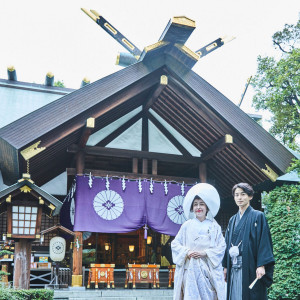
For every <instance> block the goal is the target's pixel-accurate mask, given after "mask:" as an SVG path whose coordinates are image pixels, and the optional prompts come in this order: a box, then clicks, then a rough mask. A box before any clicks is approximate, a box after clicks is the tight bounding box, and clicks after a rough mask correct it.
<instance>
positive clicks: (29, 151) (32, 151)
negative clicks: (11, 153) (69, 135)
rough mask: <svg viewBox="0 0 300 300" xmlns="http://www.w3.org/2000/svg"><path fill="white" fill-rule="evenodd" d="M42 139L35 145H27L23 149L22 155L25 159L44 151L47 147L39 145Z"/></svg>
mask: <svg viewBox="0 0 300 300" xmlns="http://www.w3.org/2000/svg"><path fill="white" fill-rule="evenodd" d="M40 143H41V141H38V142H36V143H34V144H33V145H31V146H29V147H27V148H26V149H24V150H22V151H21V155H22V156H23V157H24V159H25V160H29V159H30V158H32V157H34V156H36V155H37V154H39V153H40V152H42V151H44V150H45V149H46V147H40V148H39V147H38V146H39V144H40Z"/></svg>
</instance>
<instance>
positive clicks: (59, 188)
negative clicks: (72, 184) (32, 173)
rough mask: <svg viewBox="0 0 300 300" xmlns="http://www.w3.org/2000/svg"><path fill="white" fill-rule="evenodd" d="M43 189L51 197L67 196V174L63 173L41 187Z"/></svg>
mask: <svg viewBox="0 0 300 300" xmlns="http://www.w3.org/2000/svg"><path fill="white" fill-rule="evenodd" d="M41 189H42V190H44V191H45V192H47V193H48V194H51V195H63V196H65V195H67V172H63V173H61V174H60V175H58V176H57V177H55V178H53V179H52V180H50V181H48V182H47V183H45V184H44V185H43V186H41Z"/></svg>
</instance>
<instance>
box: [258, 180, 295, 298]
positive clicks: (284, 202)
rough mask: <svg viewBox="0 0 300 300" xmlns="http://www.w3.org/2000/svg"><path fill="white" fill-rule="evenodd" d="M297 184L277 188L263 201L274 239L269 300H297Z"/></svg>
mask: <svg viewBox="0 0 300 300" xmlns="http://www.w3.org/2000/svg"><path fill="white" fill-rule="evenodd" d="M299 195H300V185H284V186H281V187H276V188H275V189H274V190H273V191H271V192H269V193H268V194H266V195H264V197H263V199H262V202H263V204H264V206H265V213H266V217H267V219H268V223H269V226H270V231H271V235H272V240H273V247H274V256H275V271H274V282H273V284H272V286H271V288H270V289H269V293H268V298H269V299H272V300H273V299H274V300H275V299H276V300H282V299H295V300H296V299H299V298H298V297H299V291H300V262H299V257H300V247H299V241H300V210H299V206H300V196H299Z"/></svg>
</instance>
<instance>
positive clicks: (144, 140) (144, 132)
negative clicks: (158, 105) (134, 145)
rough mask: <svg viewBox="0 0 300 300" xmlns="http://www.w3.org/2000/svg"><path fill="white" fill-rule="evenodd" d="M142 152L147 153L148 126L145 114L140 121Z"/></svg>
mask: <svg viewBox="0 0 300 300" xmlns="http://www.w3.org/2000/svg"><path fill="white" fill-rule="evenodd" d="M142 151H149V126H148V118H147V116H146V114H144V115H143V120H142Z"/></svg>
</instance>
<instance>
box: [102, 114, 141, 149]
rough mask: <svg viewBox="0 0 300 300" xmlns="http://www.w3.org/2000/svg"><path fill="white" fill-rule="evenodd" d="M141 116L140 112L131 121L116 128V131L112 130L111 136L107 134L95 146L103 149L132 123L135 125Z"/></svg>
mask: <svg viewBox="0 0 300 300" xmlns="http://www.w3.org/2000/svg"><path fill="white" fill-rule="evenodd" d="M142 116H143V112H142V111H141V112H139V113H138V114H136V115H135V116H133V117H132V118H131V119H129V120H128V121H127V122H125V123H124V124H123V125H121V126H120V127H118V128H117V129H116V130H114V131H113V132H112V133H111V134H109V135H108V136H107V137H105V138H104V139H103V140H101V141H100V142H99V143H98V144H97V146H100V147H105V146H106V145H108V144H109V143H110V142H111V141H113V140H114V139H115V138H116V137H117V136H119V135H120V134H122V133H123V132H124V131H125V130H127V129H128V128H129V127H130V126H132V125H133V124H134V123H136V122H137V121H138V120H139V119H140V118H141V117H142Z"/></svg>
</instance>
